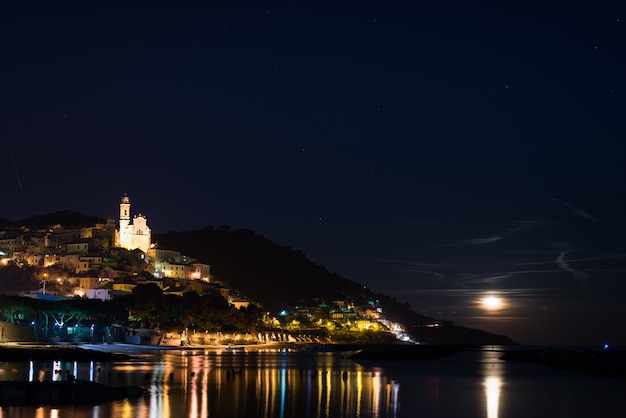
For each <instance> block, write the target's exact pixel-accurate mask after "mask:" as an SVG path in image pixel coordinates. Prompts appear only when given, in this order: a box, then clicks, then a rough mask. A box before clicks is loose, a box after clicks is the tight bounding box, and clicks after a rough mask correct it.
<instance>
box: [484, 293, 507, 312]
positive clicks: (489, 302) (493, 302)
mask: <svg viewBox="0 0 626 418" xmlns="http://www.w3.org/2000/svg"><path fill="white" fill-rule="evenodd" d="M482 303H483V308H485V309H487V310H489V311H496V310H498V309H500V308H502V299H501V298H499V297H497V296H487V297H485V298H483V300H482Z"/></svg>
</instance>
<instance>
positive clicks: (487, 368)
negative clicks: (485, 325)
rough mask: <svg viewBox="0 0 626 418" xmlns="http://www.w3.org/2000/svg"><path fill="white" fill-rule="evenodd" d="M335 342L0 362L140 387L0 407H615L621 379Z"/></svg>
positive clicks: (69, 413)
mask: <svg viewBox="0 0 626 418" xmlns="http://www.w3.org/2000/svg"><path fill="white" fill-rule="evenodd" d="M345 354H346V353H341V352H299V351H295V352H294V351H286V350H274V351H271V350H268V351H265V352H264V351H254V352H250V351H246V350H208V349H181V350H167V351H155V350H152V351H146V352H137V353H134V354H133V357H132V359H129V360H124V361H114V362H56V361H49V362H28V361H27V362H0V380H18V381H19V380H21V381H23V380H29V381H30V380H37V379H39V378H40V377H41V378H43V379H47V380H52V379H63V378H64V377H63V376H64V374H63V373H60V371H66V372H67V371H70V372H71V374H73V375H74V376H76V378H77V379H84V380H90V381H94V382H99V383H104V384H107V385H111V386H134V385H139V386H143V387H145V388H146V389H147V390H146V392H145V393H143V394H142V395H141V396H139V397H137V398H133V399H125V400H119V401H113V402H106V403H102V404H98V405H61V406H55V405H52V406H50V405H46V406H0V418H12V417H16V418H17V417H20V418H22V417H24V418H26V417H28V418H33V417H34V418H44V417H50V418H64V417H72V418H110V417H120V418H137V417H140V418H153V417H154V418H156V417H177V418H178V417H198V418H200V417H202V418H204V417H281V418H282V417H311V418H320V417H411V418H414V417H420V418H424V417H437V418H444V417H463V418H515V417H519V418H528V417H533V418H541V417H546V418H547V417H550V418H557V417H563V418H576V417H580V418H589V417H626V381H625V380H621V379H616V378H609V377H601V376H592V375H585V374H580V373H577V372H571V371H563V370H555V369H553V368H551V367H548V366H543V365H536V364H529V363H522V362H506V361H504V360H501V359H500V357H501V356H502V355H503V352H502V350H501V348H500V347H497V346H489V347H483V348H482V349H477V350H474V351H466V352H459V353H456V354H453V355H451V356H449V357H444V358H440V359H437V360H414V361H394V360H385V361H373V360H363V361H354V360H351V359H348V358H346V355H345ZM77 384H79V383H77Z"/></svg>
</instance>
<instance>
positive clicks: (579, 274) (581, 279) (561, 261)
mask: <svg viewBox="0 0 626 418" xmlns="http://www.w3.org/2000/svg"><path fill="white" fill-rule="evenodd" d="M566 256H567V251H561V252H560V253H559V255H558V257H557V258H556V265H557V266H559V267H560V268H562V269H563V270H565V271H569V272H570V273H572V275H574V277H575V278H576V280H578V283H579V284H580V285H581V286H582V288H583V289H585V290H587V283H588V282H589V280H591V276H589V275H588V274H587V273H585V272H584V271H580V270H576V269H574V268H573V267H572V266H570V265H569V263H568V261H567V260H566V259H565V257H566Z"/></svg>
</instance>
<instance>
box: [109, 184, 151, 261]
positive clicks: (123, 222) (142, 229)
mask: <svg viewBox="0 0 626 418" xmlns="http://www.w3.org/2000/svg"><path fill="white" fill-rule="evenodd" d="M150 235H151V231H150V228H148V221H147V219H146V217H145V216H143V215H142V214H141V213H140V214H139V215H135V216H134V217H133V222H132V223H131V222H130V199H129V197H128V195H127V194H126V193H124V196H122V201H121V202H120V224H119V229H118V230H116V231H115V245H116V246H118V247H122V248H126V249H127V250H134V249H135V248H138V249H140V250H141V251H143V252H144V253H146V254H147V253H148V250H149V249H150Z"/></svg>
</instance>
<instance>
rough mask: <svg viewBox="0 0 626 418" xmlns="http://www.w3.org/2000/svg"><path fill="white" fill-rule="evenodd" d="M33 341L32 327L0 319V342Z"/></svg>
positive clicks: (33, 332)
mask: <svg viewBox="0 0 626 418" xmlns="http://www.w3.org/2000/svg"><path fill="white" fill-rule="evenodd" d="M25 341H28V342H32V341H35V331H34V330H33V327H30V326H27V325H16V324H12V323H10V322H5V321H0V343H6V342H25Z"/></svg>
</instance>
